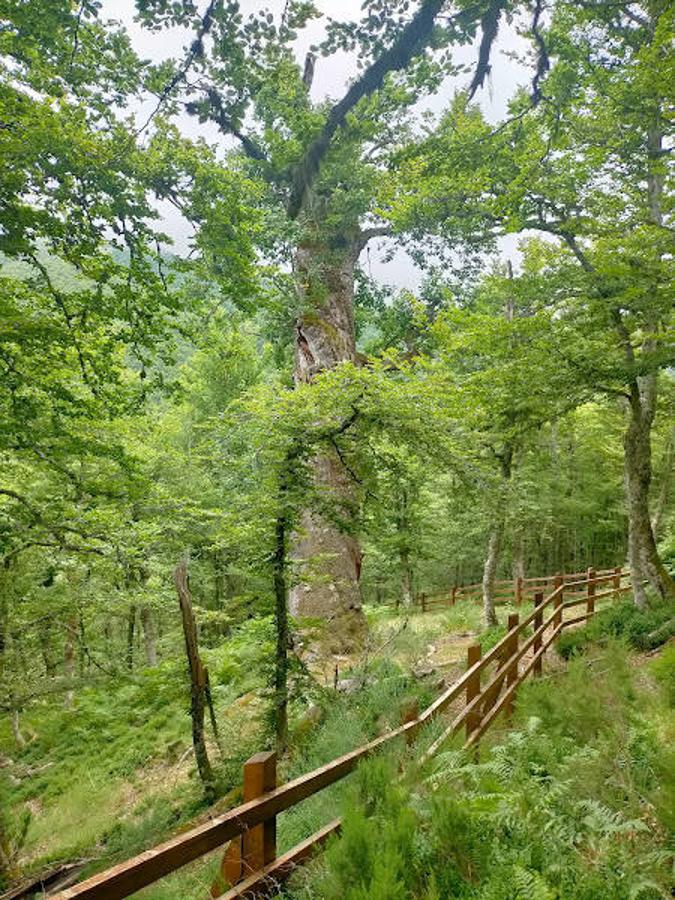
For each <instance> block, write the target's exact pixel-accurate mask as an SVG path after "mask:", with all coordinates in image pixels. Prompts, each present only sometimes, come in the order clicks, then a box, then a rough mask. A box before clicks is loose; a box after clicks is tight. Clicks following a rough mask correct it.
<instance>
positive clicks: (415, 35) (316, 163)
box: [288, 0, 445, 219]
mask: <svg viewBox="0 0 675 900" xmlns="http://www.w3.org/2000/svg"><path fill="white" fill-rule="evenodd" d="M444 2H445V0H424V2H423V3H422V6H421V7H420V9H419V10H418V11H417V13H416V14H415V15H414V16H413V18H412V19H411V20H410V22H409V23H408V24H407V25H406V26H405V28H404V29H403V30H402V31H401V33H400V35H399V36H398V38H397V39H396V41H395V42H394V44H393V45H392V47H390V48H389V50H385V52H384V53H383V54H382V56H380V57H379V59H376V60H375V62H374V63H372V64H371V65H370V66H368V68H367V69H366V71H365V72H364V73H363V75H362V76H361V77H360V78H358V79H357V80H356V81H355V82H354V83H353V84H352V86H351V87H350V88H349V90H348V91H347V93H346V94H345V95H344V97H343V98H342V100H340V101H339V102H338V103H336V104H335V106H334V107H333V108H332V109H331V111H330V112H329V114H328V118H327V119H326V122H325V124H324V126H323V128H322V130H321V133H320V134H319V135H318V137H316V138H315V139H314V141H312V143H311V144H310V145H309V147H308V148H307V151H306V153H305V155H304V157H303V159H302V160H301V162H300V164H299V165H298V167H297V169H296V170H295V174H294V176H293V188H292V191H291V195H290V197H289V200H288V214H289V216H290V217H291V219H295V218H297V216H298V214H299V213H300V210H301V209H302V206H303V203H304V200H305V196H306V194H307V189H308V188H309V187H310V185H311V184H312V182H313V181H314V179H315V178H316V175H317V173H318V171H319V167H320V165H321V162H322V160H323V158H324V156H325V155H326V153H327V152H328V148H329V147H330V143H331V140H332V139H333V135H334V134H335V132H336V131H337V130H338V128H340V127H341V126H342V125H343V124H344V122H345V119H346V117H347V115H348V113H349V112H350V111H351V110H352V109H353V108H354V107H355V106H356V104H357V103H358V102H359V100H361V99H363V97H367V96H369V95H370V94H372V93H374V92H375V91H377V90H378V89H379V88H380V87H381V86H382V83H383V82H384V79H385V76H386V75H388V74H389V73H390V72H396V71H398V70H400V69H404V68H405V67H406V66H407V65H408V63H409V62H410V60H411V59H412V58H413V57H414V56H415V55H416V54H417V53H419V52H420V51H421V50H422V49H423V47H424V46H426V44H427V42H428V41H429V38H430V37H431V34H432V31H433V28H434V25H435V23H436V17H437V16H438V14H439V13H440V11H441V9H442V8H443V5H444Z"/></svg>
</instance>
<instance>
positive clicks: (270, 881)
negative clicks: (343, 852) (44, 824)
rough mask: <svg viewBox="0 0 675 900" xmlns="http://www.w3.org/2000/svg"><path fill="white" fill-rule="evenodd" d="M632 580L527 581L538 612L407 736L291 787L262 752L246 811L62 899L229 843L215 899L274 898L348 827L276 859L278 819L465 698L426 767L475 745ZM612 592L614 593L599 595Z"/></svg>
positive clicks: (146, 879) (100, 894) (134, 884)
mask: <svg viewBox="0 0 675 900" xmlns="http://www.w3.org/2000/svg"><path fill="white" fill-rule="evenodd" d="M628 577H629V575H628V573H627V572H625V571H624V570H622V569H612V570H610V571H607V572H603V573H601V574H597V573H596V572H595V571H594V570H593V569H589V570H588V571H587V572H585V573H574V574H573V575H562V574H561V575H555V576H552V579H548V578H547V579H531V580H528V583H529V584H533V585H535V590H534V592H533V593H534V596H533V609H532V611H531V612H530V613H529V614H528V615H526V616H525V617H524V618H523V619H522V620H521V619H520V617H519V615H518V614H513V615H510V616H509V617H508V631H507V633H506V634H505V635H504V637H503V638H502V639H501V640H500V641H499V642H498V643H497V644H495V646H494V647H492V648H491V649H490V650H489V651H488V652H487V653H485V654H482V653H481V647H480V644H474V645H473V646H471V647H469V648H468V652H467V670H466V672H464V674H463V675H462V676H461V677H460V678H458V679H457V680H456V681H455V682H454V683H453V684H452V685H450V686H449V687H448V688H446V689H445V690H444V691H443V692H442V693H441V694H440V696H439V697H437V698H436V700H434V702H433V703H432V704H431V705H430V706H428V707H427V708H426V709H425V710H424V711H423V712H422V713H418V712H417V710H416V709H414V708H411V707H410V706H408V709H407V711H406V714H405V717H404V720H403V724H401V726H400V727H398V728H395V729H394V730H393V731H390V732H388V733H387V734H384V735H382V736H381V737H378V738H376V739H375V740H373V741H370V742H369V743H367V744H365V745H364V746H362V747H358V748H357V749H355V750H352V751H351V752H350V753H346V754H344V755H343V756H340V757H338V758H337V759H334V760H332V761H331V762H329V763H326V764H325V765H323V766H321V767H320V768H318V769H315V770H314V771H313V772H308V773H307V774H306V775H302V776H300V777H299V778H295V779H294V780H293V781H289V782H287V783H286V784H277V776H276V754H275V753H273V752H264V753H257V754H256V755H255V756H253V757H251V759H249V760H248V762H247V763H246V764H245V765H244V802H243V803H242V804H241V805H240V806H237V807H235V808H234V809H231V810H229V811H228V812H226V813H223V814H222V815H218V816H215V817H214V818H212V819H211V820H210V821H208V822H206V823H205V824H203V825H198V826H197V827H195V828H192V829H191V830H190V831H186V832H184V833H183V834H179V835H177V836H176V837H174V838H171V840H168V841H166V842H165V843H163V844H160V845H159V846H157V847H153V848H152V849H150V850H146V851H145V852H144V853H141V854H140V855H138V856H135V857H134V858H133V859H129V860H126V861H125V862H122V863H119V864H118V865H116V866H113V867H112V868H110V869H107V870H106V871H104V872H101V873H99V874H98V875H93V876H92V877H91V878H89V879H87V880H86V881H84V882H82V883H81V884H79V885H75V886H74V887H70V888H67V889H66V890H64V891H62V892H61V893H59V894H57V895H56V897H58V898H59V900H70V898H76V897H77V898H90V900H93V898H96V900H102V898H105V900H112V898H121V897H128V896H129V895H130V894H133V893H135V892H136V891H138V890H140V889H141V888H143V887H145V886H146V885H149V884H152V883H153V882H155V881H158V880H159V879H160V878H162V877H163V876H165V875H168V874H169V873H170V872H174V871H176V870H177V869H179V868H181V867H182V866H184V865H186V864H187V863H190V862H193V861H194V860H197V859H199V858H200V857H202V856H204V855H205V854H207V853H210V852H211V851H213V850H216V849H217V848H218V847H222V846H223V845H224V844H226V843H227V842H230V843H229V846H228V848H227V851H226V852H225V854H224V856H223V859H222V863H221V879H219V883H220V882H225V883H227V884H233V885H234V886H233V887H231V888H230V889H229V890H226V892H225V893H221V892H220V889H219V888H218V886H217V884H216V885H214V886H213V887H212V889H211V896H212V897H220V900H235V898H244V897H247V898H253V897H261V896H265V895H267V896H269V893H267V892H270V891H274V889H275V887H276V886H277V885H279V884H281V883H282V882H283V881H284V880H285V879H286V878H287V877H288V876H289V875H290V873H291V872H292V871H293V869H294V868H295V867H296V866H298V865H300V864H302V863H303V862H305V861H306V860H307V859H309V858H310V857H311V856H312V854H313V853H314V852H315V851H316V850H317V848H319V847H320V846H321V845H322V844H324V843H325V842H326V840H327V839H328V838H329V837H330V836H331V835H333V834H335V833H336V832H338V831H339V828H340V821H339V820H335V821H333V822H330V823H328V824H327V825H326V826H325V827H323V828H321V829H320V830H319V831H317V832H316V833H315V834H313V835H312V836H311V837H309V838H307V840H305V841H303V842H302V843H300V844H298V845H297V846H296V847H294V848H293V849H292V850H289V851H288V852H287V853H284V854H283V855H281V856H277V855H276V817H277V816H278V815H279V813H281V812H283V811H284V810H287V809H290V808H291V807H293V806H295V805H296V804H298V803H300V802H301V801H302V800H305V799H307V798H308V797H311V796H313V795H314V794H317V793H318V792H319V791H322V790H323V789H324V788H326V787H328V786H329V785H331V784H335V782H337V781H340V780H341V779H342V778H344V777H345V776H347V775H349V773H350V772H353V771H354V769H355V768H356V766H357V765H358V764H359V762H361V760H363V759H366V758H367V757H369V756H371V755H372V754H374V753H376V752H377V751H379V750H381V749H383V748H385V747H388V746H391V745H392V744H393V743H395V742H396V741H400V740H403V741H405V742H406V743H407V744H411V743H412V741H413V740H414V738H415V736H416V735H417V734H418V732H419V731H420V730H421V729H422V728H423V727H424V726H425V725H427V724H428V723H429V722H431V721H432V719H435V718H436V717H437V716H439V715H440V714H441V713H442V712H443V711H444V710H446V709H447V708H448V707H449V706H450V704H452V703H453V702H454V701H455V700H457V699H459V698H463V699H464V700H465V703H464V706H463V708H462V709H461V711H460V712H459V713H458V714H457V715H456V716H455V717H454V718H453V720H452V721H451V722H450V723H449V724H448V725H447V727H446V728H445V729H444V730H443V732H442V733H441V734H440V735H439V736H438V737H437V738H436V739H435V740H434V741H433V743H432V744H431V746H430V747H428V748H427V750H426V751H425V752H424V753H423V754H421V755H420V758H419V760H418V761H419V762H422V763H424V762H426V761H428V760H429V759H431V757H432V756H433V755H434V754H435V753H436V752H437V751H438V749H439V748H440V747H441V745H442V744H443V742H444V741H446V740H447V739H448V738H449V737H450V736H451V735H453V734H455V733H456V732H458V731H459V730H460V729H463V730H464V731H465V733H466V741H465V746H466V747H470V746H473V745H475V744H476V742H477V741H479V740H480V738H481V737H482V736H483V734H485V732H486V730H487V729H488V728H489V727H490V725H491V724H492V723H493V722H494V721H495V719H496V718H497V716H498V715H499V713H500V712H502V711H504V712H506V713H507V714H508V713H510V711H511V709H512V707H513V701H514V697H515V693H516V691H517V689H518V686H519V685H520V684H522V682H523V681H524V680H525V679H526V678H527V677H528V676H529V675H530V674H532V675H534V676H538V675H541V672H542V659H543V656H544V654H545V652H546V650H547V648H548V647H549V646H550V645H551V644H552V643H553V641H554V640H555V639H556V638H557V637H558V635H559V634H560V633H561V631H562V630H563V628H565V627H567V626H569V625H573V624H575V623H577V622H582V621H585V620H586V619H588V618H589V617H590V616H592V615H593V614H594V612H595V603H596V601H598V600H600V599H603V598H609V597H612V598H614V597H617V596H619V595H620V594H622V593H624V592H625V591H627V590H630V585H628V584H624V585H622V581H623V580H625V579H626V578H628ZM549 582H552V591H551V593H549V594H548V596H546V597H545V596H544V591H543V589H542V585H545V584H549ZM606 584H609V585H610V586H609V587H607V588H604V589H603V590H600V591H598V590H597V588H598V586H600V585H606ZM521 599H522V598H521ZM456 600H457V597H456V596H455V601H456ZM450 602H452V598H450V599H447V595H446V600H445V603H446V605H447V604H448V603H450ZM580 606H583V607H584V608H585V609H584V612H583V613H581V614H577V615H573V616H572V617H571V618H566V617H565V614H566V613H567V611H568V610H572V609H576V608H577V607H580ZM530 627H531V628H532V631H531V633H529V629H530ZM491 666H492V667H493V669H490V667H491Z"/></svg>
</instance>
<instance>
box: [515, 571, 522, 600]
mask: <svg viewBox="0 0 675 900" xmlns="http://www.w3.org/2000/svg"><path fill="white" fill-rule="evenodd" d="M513 596H514V598H515V601H516V603H517V604H518V606H520V604H521V603H522V602H523V579H522V577H521V576H519V577H518V578H516V579H515V580H514V582H513Z"/></svg>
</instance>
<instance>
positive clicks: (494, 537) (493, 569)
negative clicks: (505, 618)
mask: <svg viewBox="0 0 675 900" xmlns="http://www.w3.org/2000/svg"><path fill="white" fill-rule="evenodd" d="M503 532H504V518H503V515H502V514H501V511H499V512H498V513H497V515H496V518H495V519H494V520H493V522H492V527H491V529H490V537H489V539H488V550H487V555H486V557H485V565H484V566H483V615H484V616H485V624H486V625H488V626H492V625H498V624H499V622H498V620H497V613H496V612H495V598H494V591H495V575H496V574H497V566H498V565H499V555H500V553H501V549H502V535H503Z"/></svg>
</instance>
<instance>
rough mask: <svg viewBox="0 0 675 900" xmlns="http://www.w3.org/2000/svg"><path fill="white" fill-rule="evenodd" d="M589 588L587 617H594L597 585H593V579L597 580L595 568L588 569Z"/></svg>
mask: <svg viewBox="0 0 675 900" xmlns="http://www.w3.org/2000/svg"><path fill="white" fill-rule="evenodd" d="M587 577H588V588H587V594H586V596H587V598H588V599H587V600H586V615H587V616H589V617H590V616H592V615H593V613H594V612H595V583H591V581H592V579H593V578H595V569H594V568H593V566H589V568H588V575H587Z"/></svg>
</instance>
